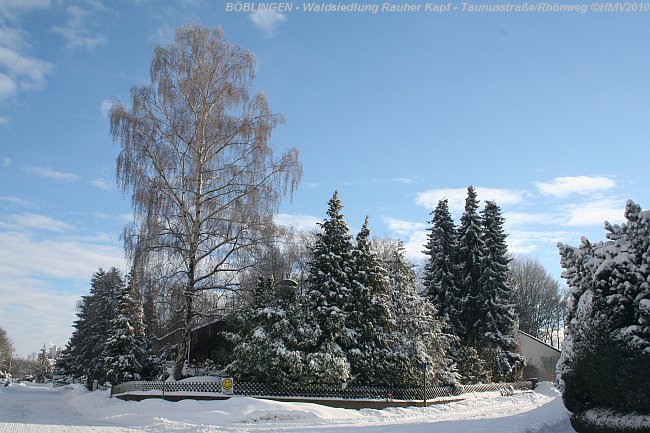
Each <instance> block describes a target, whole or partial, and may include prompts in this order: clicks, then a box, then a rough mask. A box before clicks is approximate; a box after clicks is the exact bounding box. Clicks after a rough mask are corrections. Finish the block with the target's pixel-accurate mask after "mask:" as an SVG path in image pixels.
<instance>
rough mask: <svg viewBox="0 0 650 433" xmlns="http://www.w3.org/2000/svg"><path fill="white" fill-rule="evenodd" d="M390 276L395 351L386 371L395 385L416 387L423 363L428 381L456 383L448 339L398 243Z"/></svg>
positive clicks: (390, 261)
mask: <svg viewBox="0 0 650 433" xmlns="http://www.w3.org/2000/svg"><path fill="white" fill-rule="evenodd" d="M384 267H385V268H386V270H387V271H388V275H389V293H390V310H391V314H392V316H393V319H394V320H395V324H396V329H395V331H394V332H393V334H392V338H391V346H392V354H391V357H390V363H389V364H388V365H386V370H387V371H388V372H390V374H391V375H392V378H393V381H392V383H393V385H394V386H413V384H414V383H420V382H421V381H422V366H423V364H426V365H427V380H428V381H429V383H436V384H441V385H449V384H455V383H457V380H458V377H457V375H456V374H455V371H454V366H453V365H452V362H451V360H450V359H449V358H448V356H447V349H448V344H449V340H448V339H447V338H446V337H445V335H443V333H442V325H441V322H440V321H439V320H437V319H436V318H435V309H434V307H433V306H432V305H431V303H430V302H429V301H428V300H427V299H426V298H423V297H422V296H420V295H419V293H418V290H417V278H416V275H415V272H414V271H413V266H412V265H411V264H409V263H408V262H407V261H406V259H405V257H404V246H403V245H402V243H401V242H400V243H398V246H397V250H396V251H393V252H392V254H391V255H390V256H389V258H388V259H387V260H386V262H385V263H384Z"/></svg>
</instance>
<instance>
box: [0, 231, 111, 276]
mask: <svg viewBox="0 0 650 433" xmlns="http://www.w3.org/2000/svg"><path fill="white" fill-rule="evenodd" d="M112 266H115V267H118V268H121V269H123V268H124V255H123V252H122V248H120V247H119V246H116V245H113V244H111V245H103V244H101V243H98V242H84V241H83V240H80V239H79V238H67V239H63V240H61V239H56V238H50V239H43V238H42V236H40V235H39V236H37V235H36V234H32V233H21V232H16V231H7V232H2V233H0V275H3V276H4V275H7V276H12V275H16V276H21V277H29V276H30V275H39V276H43V277H51V278H55V279H70V280H75V281H86V280H88V279H90V276H91V275H92V274H93V273H94V272H95V271H96V270H97V269H98V268H100V267H103V268H105V269H107V268H110V267H112Z"/></svg>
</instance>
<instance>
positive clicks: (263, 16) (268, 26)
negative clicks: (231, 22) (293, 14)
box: [249, 9, 287, 37]
mask: <svg viewBox="0 0 650 433" xmlns="http://www.w3.org/2000/svg"><path fill="white" fill-rule="evenodd" d="M249 18H250V20H251V21H252V22H253V24H255V26H256V27H257V28H259V29H261V30H263V31H264V32H265V33H266V36H267V37H271V36H273V34H274V32H275V28H276V27H277V26H278V25H279V24H280V23H282V22H284V21H286V20H287V17H286V16H284V15H283V14H281V13H280V12H278V11H273V10H268V9H267V10H259V9H258V10H256V11H255V12H253V13H251V14H250V15H249Z"/></svg>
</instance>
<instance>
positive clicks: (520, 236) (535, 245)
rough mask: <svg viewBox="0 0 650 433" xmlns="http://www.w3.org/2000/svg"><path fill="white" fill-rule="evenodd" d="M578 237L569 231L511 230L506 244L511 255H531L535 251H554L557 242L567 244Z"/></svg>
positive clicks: (577, 234)
mask: <svg viewBox="0 0 650 433" xmlns="http://www.w3.org/2000/svg"><path fill="white" fill-rule="evenodd" d="M576 237H578V238H579V237H580V234H579V233H573V232H569V231H539V230H512V231H508V237H507V238H506V242H507V243H508V251H509V252H510V253H513V254H532V253H534V252H536V251H554V250H555V248H556V245H557V243H558V242H569V241H570V240H573V239H575V238H576Z"/></svg>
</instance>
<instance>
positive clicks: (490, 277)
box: [473, 201, 524, 382]
mask: <svg viewBox="0 0 650 433" xmlns="http://www.w3.org/2000/svg"><path fill="white" fill-rule="evenodd" d="M482 222H483V232H482V238H483V244H484V252H483V257H482V265H481V279H480V287H481V291H480V292H479V293H478V295H479V304H480V307H481V320H479V321H477V322H476V323H474V328H473V330H474V332H475V333H476V334H477V335H480V336H482V337H483V341H482V342H481V349H480V351H479V352H480V354H481V355H482V357H483V359H484V360H485V361H486V362H488V365H489V366H490V370H491V371H492V374H491V376H492V377H491V379H492V381H493V382H497V381H507V380H514V379H516V375H517V374H518V373H519V372H520V371H521V370H522V369H523V367H524V359H523V358H522V357H521V355H519V354H517V353H515V352H514V349H515V348H516V347H517V342H516V340H515V335H514V334H515V321H516V317H515V313H514V310H513V308H512V305H511V303H510V300H511V288H510V286H509V282H508V263H509V262H510V259H509V257H508V246H507V244H506V234H505V231H504V229H503V224H504V222H505V220H504V218H503V216H502V215H501V208H499V206H498V205H497V204H496V203H494V202H493V201H486V202H485V208H484V209H483V212H482Z"/></svg>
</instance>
